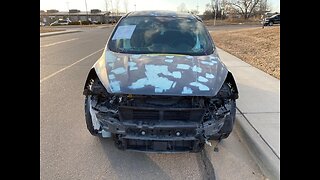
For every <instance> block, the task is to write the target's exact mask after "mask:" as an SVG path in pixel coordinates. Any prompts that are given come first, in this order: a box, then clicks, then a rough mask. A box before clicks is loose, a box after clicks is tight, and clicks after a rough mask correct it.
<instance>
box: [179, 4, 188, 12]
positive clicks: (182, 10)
mask: <svg viewBox="0 0 320 180" xmlns="http://www.w3.org/2000/svg"><path fill="white" fill-rule="evenodd" d="M177 11H178V12H188V10H187V6H186V4H185V3H181V4H180V5H179V6H178V7H177Z"/></svg>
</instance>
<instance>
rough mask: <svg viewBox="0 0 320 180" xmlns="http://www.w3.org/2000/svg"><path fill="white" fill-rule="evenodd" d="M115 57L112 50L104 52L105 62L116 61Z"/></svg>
mask: <svg viewBox="0 0 320 180" xmlns="http://www.w3.org/2000/svg"><path fill="white" fill-rule="evenodd" d="M116 58H117V57H116V56H114V55H113V53H112V52H110V51H107V52H106V61H107V62H114V61H116Z"/></svg>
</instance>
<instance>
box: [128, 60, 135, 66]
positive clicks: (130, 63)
mask: <svg viewBox="0 0 320 180" xmlns="http://www.w3.org/2000/svg"><path fill="white" fill-rule="evenodd" d="M128 65H129V66H130V67H132V66H135V65H137V63H135V62H132V61H130V62H128Z"/></svg>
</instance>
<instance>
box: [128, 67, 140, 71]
mask: <svg viewBox="0 0 320 180" xmlns="http://www.w3.org/2000/svg"><path fill="white" fill-rule="evenodd" d="M137 69H138V67H137V66H134V67H130V69H129V70H130V71H133V70H137Z"/></svg>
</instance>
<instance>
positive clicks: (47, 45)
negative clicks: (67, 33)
mask: <svg viewBox="0 0 320 180" xmlns="http://www.w3.org/2000/svg"><path fill="white" fill-rule="evenodd" d="M77 39H79V38H73V39H69V40H65V41H59V42H55V43H51V44H46V45H43V46H40V48H43V47H49V46H53V45H57V44H61V43H64V42H69V41H74V40H77Z"/></svg>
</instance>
